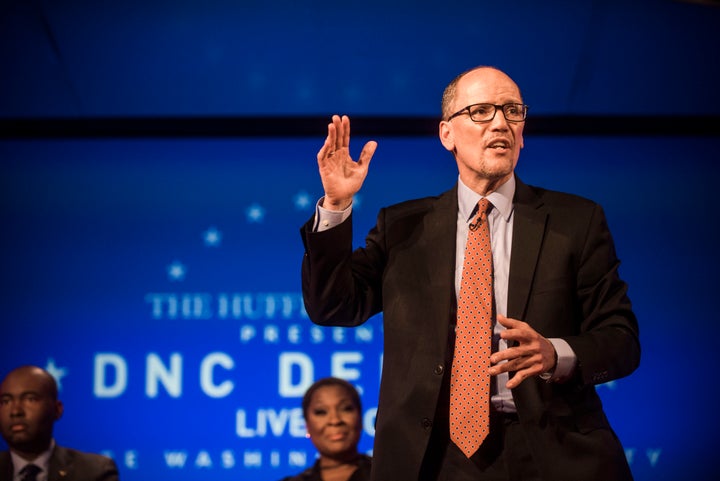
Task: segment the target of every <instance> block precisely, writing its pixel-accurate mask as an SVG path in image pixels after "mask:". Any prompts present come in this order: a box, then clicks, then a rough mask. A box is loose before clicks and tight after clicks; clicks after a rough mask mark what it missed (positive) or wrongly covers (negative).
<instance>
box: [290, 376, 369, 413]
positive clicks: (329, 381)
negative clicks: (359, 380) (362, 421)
mask: <svg viewBox="0 0 720 481" xmlns="http://www.w3.org/2000/svg"><path fill="white" fill-rule="evenodd" d="M325 386H340V387H341V388H343V389H345V391H346V392H347V393H348V395H349V396H350V399H351V400H352V402H353V404H355V406H357V408H358V411H362V403H361V402H360V394H359V393H358V392H357V389H355V386H353V385H352V384H350V383H349V382H347V381H346V380H344V379H340V378H339V377H324V378H322V379H318V380H317V381H315V382H314V383H313V384H312V386H310V387H309V388H308V389H307V391H305V395H304V396H303V399H302V412H303V417H304V418H305V419H307V411H308V408H309V407H310V401H312V398H313V396H314V395H315V392H316V391H317V390H318V389H320V388H321V387H325Z"/></svg>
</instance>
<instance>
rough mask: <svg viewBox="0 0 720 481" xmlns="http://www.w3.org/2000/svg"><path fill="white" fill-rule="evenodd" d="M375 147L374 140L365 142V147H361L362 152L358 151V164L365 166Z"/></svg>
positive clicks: (368, 162) (373, 153)
mask: <svg viewBox="0 0 720 481" xmlns="http://www.w3.org/2000/svg"><path fill="white" fill-rule="evenodd" d="M376 149H377V142H375V141H374V140H371V141H369V142H368V143H367V144H365V147H363V149H362V152H360V157H359V158H358V164H359V165H361V166H366V165H367V164H370V160H371V159H372V157H373V155H375V150H376Z"/></svg>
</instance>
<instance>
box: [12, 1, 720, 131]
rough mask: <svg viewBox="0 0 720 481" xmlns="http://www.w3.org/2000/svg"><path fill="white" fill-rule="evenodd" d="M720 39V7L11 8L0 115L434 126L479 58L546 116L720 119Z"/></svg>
mask: <svg viewBox="0 0 720 481" xmlns="http://www.w3.org/2000/svg"><path fill="white" fill-rule="evenodd" d="M719 30H720V2H718V1H717V0H705V1H704V2H702V1H680V0H630V1H620V0H595V1H593V0H569V1H550V2H538V1H536V0H513V1H507V2H494V1H493V2H490V1H483V0H472V1H470V0H464V1H457V0H446V1H444V2H439V1H437V0H434V1H425V0H419V1H410V0H363V1H337V0H335V1H312V0H306V1H302V2H296V1H292V0H282V1H272V0H231V1H224V0H203V1H200V0H123V1H104V0H74V1H73V0H46V1H43V0H0V119H4V120H6V121H7V120H10V119H19V118H22V119H39V118H46V119H47V118H51V119H59V118H76V119H77V118H81V119H88V118H98V117H113V118H128V117H130V118H137V117H143V118H159V117H182V118H193V119H195V118H208V117H215V118H217V117H221V118H226V117H276V118H277V117H283V116H318V117H320V116H322V117H325V116H327V115H330V114H333V113H347V114H351V115H356V116H375V117H383V116H400V117H428V118H431V117H432V118H434V117H436V116H437V115H438V111H439V103H440V94H441V92H442V90H443V88H444V86H445V85H446V84H447V83H448V82H449V81H450V80H451V79H452V78H453V77H454V76H455V75H456V74H457V73H459V72H461V71H463V70H465V69H467V68H469V67H472V66H475V65H479V64H489V65H495V66H498V67H500V68H502V69H503V70H505V71H507V72H508V73H509V74H510V75H511V76H512V77H513V78H514V79H515V80H516V81H517V83H518V84H519V85H520V86H521V88H522V89H523V94H524V97H525V101H526V103H528V104H529V105H530V107H531V111H530V112H531V115H535V116H571V117H572V116H599V117H603V116H640V117H647V116H674V115H683V116H710V117H712V118H717V116H719V115H720V93H719V92H720V89H718V88H717V84H718V79H719V78H720V60H719V58H718V46H719V45H720V42H718V31H719ZM685 128H687V127H685Z"/></svg>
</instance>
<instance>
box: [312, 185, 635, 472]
mask: <svg viewBox="0 0 720 481" xmlns="http://www.w3.org/2000/svg"><path fill="white" fill-rule="evenodd" d="M514 208H515V214H514V215H515V218H514V232H513V246H512V258H511V265H510V280H509V288H508V289H509V292H508V306H507V310H508V312H507V315H508V317H511V318H515V319H519V320H522V321H525V322H527V323H529V324H530V325H531V326H532V327H533V328H534V329H535V330H537V331H538V332H539V333H541V334H542V335H543V336H545V337H548V338H552V337H559V338H563V339H565V340H566V341H567V342H568V343H569V345H570V346H571V347H572V349H573V350H574V352H575V353H576V355H577V359H578V363H579V365H578V369H577V370H576V375H575V376H574V378H573V379H571V380H569V381H567V382H565V383H562V384H560V383H552V384H548V383H546V382H544V381H542V380H540V379H539V378H537V377H536V378H530V379H527V380H525V381H524V382H523V383H521V384H520V386H519V387H517V388H515V389H513V398H514V400H515V403H516V406H517V413H518V416H519V419H520V423H521V424H522V426H523V430H524V433H525V435H526V437H527V442H528V444H529V446H530V449H531V452H532V454H533V457H534V459H535V462H536V463H537V465H538V467H539V469H540V471H541V475H542V476H543V479H548V480H552V481H562V480H567V481H577V480H583V481H592V480H598V481H606V480H609V479H612V480H623V479H631V475H630V471H629V468H628V465H627V462H626V460H625V456H624V453H623V450H622V446H621V444H620V443H619V441H618V440H617V438H616V436H615V434H614V432H613V431H612V429H611V427H610V425H609V423H608V421H607V419H606V417H605V414H604V412H603V410H602V406H601V402H600V399H599V397H598V396H597V394H596V392H595V388H594V385H595V384H598V383H603V382H606V381H610V380H612V379H617V378H620V377H623V376H626V375H628V374H629V373H631V372H632V371H633V370H634V369H635V368H636V367H637V365H638V364H639V358H640V347H639V341H638V326H637V321H636V319H635V316H634V314H633V313H632V311H631V306H630V301H629V300H628V298H627V297H626V290H627V288H626V285H625V283H624V282H622V281H621V280H620V278H619V277H618V274H617V268H618V264H619V262H618V260H617V258H616V255H615V250H614V245H613V241H612V238H611V236H610V233H609V230H608V227H607V224H606V220H605V217H604V214H603V212H602V209H601V208H600V207H599V206H598V205H597V204H595V203H592V202H591V201H588V200H585V199H582V198H579V197H576V196H572V195H568V194H561V193H557V192H552V191H547V190H544V189H540V188H535V187H531V186H528V185H525V184H524V183H522V182H521V181H520V180H519V179H518V180H517V187H516V192H515V199H514ZM457 210H458V202H457V186H456V187H455V188H453V189H452V190H450V191H448V192H446V193H444V194H443V195H441V196H439V197H428V198H424V199H419V200H414V201H409V202H404V203H401V204H398V205H395V206H391V207H388V208H385V209H383V210H382V211H381V212H380V213H379V215H378V220H377V225H376V226H375V228H373V230H372V231H371V232H370V234H369V235H368V237H367V243H366V247H365V248H363V249H358V250H356V251H355V252H352V225H351V219H349V220H348V221H346V222H344V223H343V224H341V225H339V226H337V227H335V228H332V229H330V230H327V231H325V232H318V233H313V232H312V221H311V222H309V223H308V224H306V225H305V226H304V228H303V229H302V237H303V242H304V244H305V249H306V255H305V257H304V260H303V271H302V277H303V294H304V296H305V304H306V308H307V311H308V314H309V316H310V318H311V319H312V320H313V321H314V322H316V323H318V324H326V325H345V326H354V325H358V324H360V323H362V322H364V321H365V320H367V319H368V318H369V317H370V316H372V315H374V314H376V313H378V312H380V311H383V316H384V336H385V353H384V362H383V376H382V383H381V387H380V399H379V406H378V415H377V426H376V441H375V448H374V452H373V455H374V462H373V469H374V479H376V480H378V481H388V480H393V481H403V480H417V479H418V477H419V472H420V468H421V464H422V462H423V458H424V456H425V453H426V449H427V447H428V443H429V440H430V435H431V432H432V430H433V425H434V424H435V425H439V424H440V423H439V421H440V420H439V419H437V418H436V414H435V413H436V407H437V406H438V403H439V402H440V403H442V402H443V400H441V399H440V393H441V387H442V384H443V377H444V376H449V375H450V359H451V356H452V350H451V343H449V342H448V339H449V337H448V336H449V333H450V332H451V328H452V326H453V324H454V322H455V321H454V319H455V302H456V301H455V291H454V276H455V242H456V239H455V232H456V221H457Z"/></svg>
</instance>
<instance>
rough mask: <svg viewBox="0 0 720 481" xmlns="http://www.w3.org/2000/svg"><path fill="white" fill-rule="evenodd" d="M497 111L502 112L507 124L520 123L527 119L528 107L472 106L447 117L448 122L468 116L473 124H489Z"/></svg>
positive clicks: (518, 105) (507, 105)
mask: <svg viewBox="0 0 720 481" xmlns="http://www.w3.org/2000/svg"><path fill="white" fill-rule="evenodd" d="M498 110H502V113H503V115H504V116H505V120H507V121H508V122H522V121H523V120H525V117H527V111H528V106H527V105H525V104H505V105H495V104H472V105H468V106H467V107H465V108H462V109H460V110H458V111H457V112H455V113H454V114H452V115H451V116H450V117H448V121H450V120H452V119H454V118H455V117H457V116H458V115H463V114H468V115H469V116H470V120H472V121H473V122H490V121H491V120H492V119H494V118H495V114H496V113H497V111H498Z"/></svg>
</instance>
